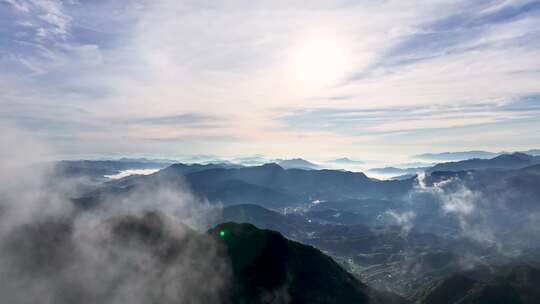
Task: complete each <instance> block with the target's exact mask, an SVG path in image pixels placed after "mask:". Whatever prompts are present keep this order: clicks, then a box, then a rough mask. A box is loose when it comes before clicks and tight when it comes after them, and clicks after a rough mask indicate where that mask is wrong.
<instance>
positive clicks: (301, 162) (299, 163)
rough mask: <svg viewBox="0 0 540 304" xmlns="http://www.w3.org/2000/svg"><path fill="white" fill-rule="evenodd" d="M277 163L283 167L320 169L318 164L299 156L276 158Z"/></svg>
mask: <svg viewBox="0 0 540 304" xmlns="http://www.w3.org/2000/svg"><path fill="white" fill-rule="evenodd" d="M277 164H278V165H279V166H281V167H282V168H283V169H304V170H313V169H320V166H319V165H317V164H314V163H312V162H309V161H307V160H305V159H301V158H293V159H283V160H278V161H277Z"/></svg>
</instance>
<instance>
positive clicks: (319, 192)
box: [84, 164, 414, 209]
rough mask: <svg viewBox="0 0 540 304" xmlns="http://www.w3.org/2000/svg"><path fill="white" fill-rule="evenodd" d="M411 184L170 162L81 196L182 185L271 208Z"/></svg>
mask: <svg viewBox="0 0 540 304" xmlns="http://www.w3.org/2000/svg"><path fill="white" fill-rule="evenodd" d="M413 183H414V181H413V180H412V179H410V180H403V181H379V180H374V179H371V178H369V177H367V176H366V175H365V174H363V173H357V172H348V171H341V170H303V169H283V168H282V167H281V166H279V165H277V164H266V165H262V166H254V167H240V168H223V167H215V166H213V165H212V166H210V165H179V164H176V165H172V166H170V167H168V168H166V169H163V170H161V171H159V172H157V173H155V174H151V175H147V176H139V177H136V178H128V179H121V180H119V181H113V182H109V183H107V184H106V185H105V186H104V187H103V188H102V189H100V190H99V191H96V192H95V193H87V194H85V195H84V196H85V197H95V198H96V197H97V196H100V195H101V196H103V195H105V196H106V195H111V194H112V195H123V193H125V192H126V191H130V189H132V188H133V187H136V186H137V185H159V184H169V185H171V184H172V185H178V186H181V185H187V186H188V187H189V188H190V189H191V190H193V192H195V194H197V195H198V196H201V197H204V198H208V199H209V200H210V201H211V202H221V203H223V204H224V205H235V204H257V205H260V206H264V207H266V208H273V209H276V208H283V207H291V206H299V205H302V204H305V203H310V202H312V201H315V200H333V201H336V200H344V199H362V198H381V199H389V198H393V197H401V196H403V195H405V194H406V193H407V192H408V191H409V189H411V187H412V185H413Z"/></svg>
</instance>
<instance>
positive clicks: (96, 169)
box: [54, 159, 171, 180]
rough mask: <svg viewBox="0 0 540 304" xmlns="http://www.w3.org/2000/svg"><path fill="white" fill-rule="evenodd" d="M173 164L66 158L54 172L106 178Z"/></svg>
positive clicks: (99, 178)
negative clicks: (128, 171) (132, 170)
mask: <svg viewBox="0 0 540 304" xmlns="http://www.w3.org/2000/svg"><path fill="white" fill-rule="evenodd" d="M169 165H171V163H169V162H167V161H153V160H146V159H136V160H130V159H120V160H64V161H60V162H57V163H55V164H54V173H55V174H56V175H58V176H63V177H89V178H92V179H98V180H104V179H105V178H104V176H105V175H114V174H117V173H119V172H120V171H123V170H130V169H161V168H165V167H167V166H169Z"/></svg>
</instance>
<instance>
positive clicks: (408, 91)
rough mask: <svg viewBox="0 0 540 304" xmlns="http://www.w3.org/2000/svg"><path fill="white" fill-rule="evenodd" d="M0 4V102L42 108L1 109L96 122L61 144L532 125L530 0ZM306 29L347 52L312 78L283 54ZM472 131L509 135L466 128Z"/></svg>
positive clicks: (376, 139) (290, 52)
mask: <svg viewBox="0 0 540 304" xmlns="http://www.w3.org/2000/svg"><path fill="white" fill-rule="evenodd" d="M0 16H1V17H5V18H1V19H2V20H1V21H0V25H2V27H3V28H5V29H6V30H1V29H0V38H1V39H0V68H1V70H2V73H0V89H1V90H2V97H1V99H0V103H2V104H13V103H16V104H18V105H19V106H20V107H30V106H31V105H36V104H39V105H40V106H41V107H43V110H41V112H40V114H37V113H34V112H32V113H27V114H25V115H20V114H14V113H7V114H9V115H7V114H6V112H8V110H5V111H4V112H3V116H2V117H1V118H0V119H2V120H9V121H10V122H14V123H19V124H23V125H26V126H27V127H28V128H30V129H32V128H33V129H36V131H37V129H38V128H49V129H50V132H45V133H46V134H49V135H50V136H53V135H54V134H56V135H59V134H60V133H63V132H61V129H62V125H65V128H66V130H68V129H69V128H70V127H69V126H70V125H69V124H65V121H66V118H65V117H64V118H62V117H58V116H57V115H55V114H54V113H55V111H57V110H56V109H57V108H59V107H60V108H63V107H74V108H77V109H81V110H82V112H73V113H70V114H69V119H68V120H73V121H82V122H83V123H84V124H88V125H93V126H99V127H98V128H93V129H92V130H90V129H86V130H84V128H79V129H80V130H78V131H77V135H75V136H74V139H73V142H72V144H71V147H70V150H71V151H76V150H82V149H87V148H88V141H89V140H92V139H93V140H98V139H99V140H100V142H101V143H111V142H115V141H118V140H120V141H123V142H122V144H121V145H120V146H121V147H124V148H125V147H129V146H131V147H132V148H135V147H137V148H138V149H143V150H144V149H146V150H152V149H153V148H152V145H153V144H148V145H147V144H141V141H143V142H144V139H148V138H154V139H155V138H159V139H164V138H188V137H189V138H195V137H197V136H199V137H200V138H205V139H207V140H208V141H213V140H216V139H217V138H219V137H223V138H231V139H232V138H234V140H232V141H229V143H228V144H227V146H224V145H221V146H220V147H221V148H220V149H223V151H224V152H230V151H235V150H242V151H244V152H246V153H258V152H262V153H274V152H275V151H279V150H280V149H282V150H283V151H285V150H292V151H299V152H300V153H306V154H311V153H315V152H314V151H319V152H317V153H328V154H331V153H336V150H335V149H338V148H332V149H330V150H327V149H326V148H323V147H327V146H331V145H333V144H336V145H337V144H338V143H350V144H351V147H349V149H355V148H359V147H361V148H362V150H366V151H367V150H369V151H372V152H373V153H375V154H378V152H380V151H381V150H387V147H388V145H389V144H390V142H393V143H394V144H406V143H404V142H401V141H398V142H396V141H395V138H392V139H390V137H389V136H392V135H391V134H396V133H400V134H402V133H403V132H405V133H406V134H407V135H406V136H404V137H403V138H404V139H405V138H406V139H407V141H408V142H409V143H411V144H410V145H409V146H410V147H409V148H407V149H414V148H413V146H416V149H422V148H426V147H425V145H423V144H419V143H420V142H421V141H423V140H425V137H424V136H425V135H424V134H426V132H435V133H434V134H437V135H438V136H435V137H437V138H439V139H440V140H441V143H440V144H441V145H443V146H446V148H448V149H451V148H452V144H451V143H453V142H455V138H453V137H452V135H449V134H447V133H445V132H446V131H445V130H447V129H448V128H471V129H469V131H472V130H473V128H477V127H478V126H483V127H482V128H487V129H488V130H489V132H495V131H497V130H499V131H501V132H502V131H508V130H507V128H506V127H505V124H507V123H514V127H513V128H514V129H513V130H514V132H520V130H521V132H523V133H527V134H529V132H527V131H526V130H529V129H531V128H533V127H534V126H538V122H537V123H536V124H535V122H534V121H532V120H531V119H532V118H533V117H534V116H535V115H537V114H538V111H539V110H538V104H539V101H538V99H537V98H531V96H536V95H537V94H539V93H540V81H539V80H540V73H539V72H538V71H540V62H539V61H538V59H537V58H540V43H539V42H538V41H540V40H539V39H537V38H538V37H539V36H540V32H539V30H538V29H539V28H540V6H539V5H538V2H537V1H499V0H492V1H420V0H418V1H407V2H403V1H384V2H373V3H371V2H362V3H356V2H350V1H338V2H328V1H323V0H321V1H311V2H310V3H309V4H306V3H305V2H300V1H298V2H296V1H293V2H289V1H287V2H282V1H277V2H276V1H272V2H264V1H263V2H257V3H254V2H245V1H232V2H219V3H200V2H192V1H180V2H179V1H172V0H159V1H142V0H141V1H138V0H130V1H122V3H119V2H113V1H95V2H94V1H90V2H88V1H85V2H82V1H55V0H28V1H22V0H4V1H2V2H0ZM314 39H315V40H317V39H323V40H324V39H326V40H325V41H329V43H333V44H336V45H338V47H339V48H340V52H339V53H340V55H343V56H344V58H345V59H346V61H345V62H346V65H345V66H344V67H341V70H340V71H339V73H340V74H339V75H337V76H336V77H327V78H322V79H323V80H325V81H327V83H324V84H322V85H321V84H320V85H318V86H312V85H306V81H301V80H299V79H298V77H297V74H298V73H297V71H296V70H295V68H296V67H297V65H295V60H298V58H302V56H303V55H304V54H303V53H302V54H297V53H295V52H298V50H304V49H305V45H310V43H312V41H313V40H314ZM315 45H317V44H315ZM323 55H324V54H323ZM306 56H308V55H306ZM317 56H320V55H317ZM320 60H325V61H326V60H327V61H331V60H332V58H321V59H320ZM313 65H317V60H314V61H313ZM321 66H322V65H321ZM324 66H325V67H326V68H328V66H330V67H331V66H332V64H331V63H330V64H329V63H325V64H324ZM310 71H314V72H313V73H315V74H317V73H318V74H321V75H323V76H324V73H326V72H327V71H325V70H317V67H316V66H315V67H310ZM308 77H309V75H308ZM321 77H322V76H321ZM319 78H320V77H319ZM316 80H317V79H316ZM319 80H320V79H319ZM329 80H331V82H328V81H329ZM314 82H315V83H318V81H314ZM308 83H309V81H308ZM47 107H48V108H49V109H50V110H47V109H45V108H47ZM48 112H49V113H48ZM32 117H36V119H38V118H39V117H41V118H42V119H49V120H56V125H54V126H53V122H52V121H51V124H50V125H49V126H47V124H41V125H39V126H38V125H33V126H32V125H29V124H28V123H27V122H28V120H32ZM25 121H26V122H25ZM516 122H521V123H522V125H523V124H526V125H527V127H526V128H525V129H524V127H523V126H522V125H519V124H517V123H516ZM101 127H103V131H102V130H101V129H100V128H101ZM105 130H107V131H105ZM465 133H466V132H465ZM528 136H529V137H527V140H528V141H525V139H523V140H522V141H521V142H518V144H519V145H520V146H526V145H531V144H532V142H529V141H530V140H531V137H530V136H533V135H530V134H529V135H528ZM538 136H540V135H536V137H533V138H532V139H533V141H534V140H536V142H538V140H540V137H538ZM77 137H79V138H80V140H76V138H77ZM444 140H446V141H447V143H446V144H445V143H444ZM81 141H84V142H85V144H83V143H81ZM414 143H418V144H417V145H415V144H414ZM215 144H216V145H217V142H216V143H215ZM462 144H466V143H464V142H462ZM471 144H472V145H483V147H482V148H484V147H485V146H488V148H489V147H492V148H493V149H499V148H503V149H506V148H508V147H504V145H505V144H506V143H502V142H501V143H497V142H496V140H495V139H493V140H490V141H487V140H484V136H478V135H477V140H476V141H474V140H471V141H469V142H468V144H467V145H468V146H466V147H463V148H467V149H471V148H479V147H478V146H471ZM101 146H102V148H103V149H109V150H116V149H118V145H117V144H115V145H112V146H109V147H103V145H101ZM176 148H177V147H172V146H171V148H170V149H171V150H174V149H176ZM442 148H444V147H441V149H442ZM531 148H532V146H531ZM189 149H193V151H191V152H196V151H199V152H202V151H200V150H202V149H204V148H203V145H190V146H189ZM323 151H326V152H323ZM342 152H343V151H339V152H338V153H339V154H343V153H342ZM409 152H411V153H413V154H414V153H416V152H420V151H409ZM409 152H407V153H409ZM295 154H298V153H295Z"/></svg>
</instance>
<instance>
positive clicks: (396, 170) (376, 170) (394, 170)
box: [368, 167, 427, 175]
mask: <svg viewBox="0 0 540 304" xmlns="http://www.w3.org/2000/svg"><path fill="white" fill-rule="evenodd" d="M426 169H427V167H419V168H404V169H403V168H396V167H383V168H372V169H369V170H368V171H369V172H373V173H378V174H392V175H405V174H416V173H418V172H423V171H425V170H426Z"/></svg>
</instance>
